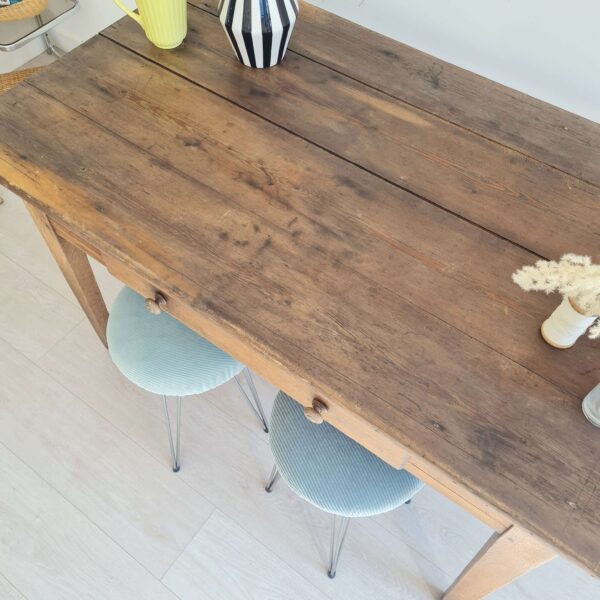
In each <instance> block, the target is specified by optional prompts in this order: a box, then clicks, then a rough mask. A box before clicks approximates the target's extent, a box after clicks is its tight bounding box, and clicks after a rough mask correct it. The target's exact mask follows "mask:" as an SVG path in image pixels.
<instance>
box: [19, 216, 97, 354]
mask: <svg viewBox="0 0 600 600" xmlns="http://www.w3.org/2000/svg"><path fill="white" fill-rule="evenodd" d="M28 208H29V212H30V213H31V217H32V218H33V221H34V223H35V224H36V226H37V228H38V230H39V231H40V233H41V234H42V237H43V238H44V240H45V241H46V244H47V246H48V248H49V249H50V252H52V256H54V259H55V260H56V262H57V264H58V266H59V267H60V270H61V271H62V274H63V275H64V276H65V279H66V280H67V283H68V284H69V287H70V288H71V290H72V292H73V294H75V297H76V298H77V300H78V301H79V304H80V305H81V308H82V309H83V312H84V313H85V315H86V317H87V318H88V319H89V321H90V323H91V324H92V325H93V327H94V329H95V330H96V333H97V334H98V337H99V338H100V339H101V340H102V343H103V344H104V345H105V346H106V345H107V342H106V324H107V322H108V311H107V310H106V305H105V304H104V299H103V298H102V294H101V293H100V289H99V288H98V284H97V283H96V279H95V277H94V273H93V272H92V268H91V266H90V263H89V260H88V257H87V256H86V255H85V253H84V252H82V251H81V250H80V249H79V248H76V247H75V246H73V245H72V244H70V243H69V242H67V241H66V240H65V239H62V238H59V237H58V236H57V235H56V232H55V231H54V228H53V227H52V224H51V223H50V221H49V220H48V217H47V216H46V215H45V214H44V213H43V212H41V211H39V210H38V209H36V208H35V207H33V206H31V205H28Z"/></svg>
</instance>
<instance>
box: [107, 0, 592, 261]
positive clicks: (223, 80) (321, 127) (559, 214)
mask: <svg viewBox="0 0 600 600" xmlns="http://www.w3.org/2000/svg"><path fill="white" fill-rule="evenodd" d="M189 26H190V33H189V35H188V37H187V39H186V45H185V48H184V49H183V50H182V51H180V52H176V53H164V52H160V51H158V50H157V49H155V48H154V47H152V46H151V45H149V44H147V43H146V41H145V40H144V39H143V38H142V37H140V36H139V31H138V29H139V28H138V27H137V25H136V24H135V23H133V22H131V20H127V21H125V20H121V21H119V22H118V23H117V24H116V25H114V26H113V27H111V28H109V29H108V30H106V31H105V32H104V33H103V35H105V36H107V37H110V38H111V39H114V40H116V41H118V42H119V43H120V44H122V45H124V46H126V47H128V48H131V49H133V50H134V51H136V52H138V53H140V54H141V55H143V56H144V57H146V58H149V59H150V60H153V61H155V62H157V63H159V64H161V65H163V66H165V67H167V68H169V69H170V70H173V71H175V72H177V73H179V74H181V75H183V76H185V77H186V78H188V79H190V80H192V81H194V82H196V83H198V84H200V85H201V86H203V87H205V88H207V89H210V90H212V91H214V92H215V93H217V94H219V95H220V96H223V97H225V98H228V99H229V100H231V101H232V102H235V103H236V104H238V105H240V106H243V107H244V108H246V109H247V110H249V111H251V112H253V113H255V114H259V115H261V116H262V117H264V118H266V119H268V120H270V121H272V122H274V123H276V124H277V125H280V126H281V127H284V128H285V129H287V130H290V131H293V132H294V133H296V134H297V135H299V136H301V137H302V138H304V139H308V140H310V141H311V142H313V143H316V144H318V145H320V146H322V147H323V148H326V149H327V150H329V151H330V152H333V153H334V154H336V155H338V156H341V157H343V158H344V159H346V160H349V161H352V162H353V163H355V164H358V165H360V166H362V167H363V168H365V169H366V170H368V171H370V172H373V173H376V174H377V175H379V176H380V177H382V178H384V179H386V180H387V181H390V182H392V183H394V184H396V185H397V186H400V187H402V188H404V189H406V190H408V191H411V192H413V193H415V194H418V195H419V196H421V197H423V198H426V199H427V200H428V201H430V202H433V203H435V204H437V205H440V206H443V207H444V208H445V209H447V210H449V211H451V212H453V213H455V214H458V215H461V216H462V217H463V218H465V219H468V220H469V221H472V222H474V223H477V224H479V225H481V226H482V227H484V228H486V229H488V230H490V231H493V232H495V233H496V234H498V235H501V236H503V237H505V238H507V239H510V240H511V241H514V242H516V243H518V244H519V245H521V246H523V247H525V248H527V249H530V250H532V251H533V252H535V253H536V254H539V255H541V256H545V257H549V258H557V257H559V256H561V255H562V254H565V253H567V252H577V253H580V254H586V253H591V254H593V255H595V256H596V257H597V258H598V259H600V253H598V252H597V249H598V248H600V211H598V210H596V208H597V206H598V205H599V204H600V189H598V188H597V187H595V186H591V185H588V184H585V183H583V182H582V181H580V180H578V179H576V178H575V177H570V176H568V175H565V174H564V173H562V172H560V171H557V170H556V169H553V168H551V167H548V166H547V165H545V164H542V163H540V162H538V161H536V160H532V159H530V158H527V157H525V156H523V155H522V154H519V153H517V152H515V151H513V150H509V149H507V148H504V147H500V146H498V144H495V143H493V142H490V141H488V140H486V139H483V138H482V137H481V136H478V135H475V134H474V133H471V132H469V131H466V130H464V129H461V128H459V127H456V126H454V125H452V124H450V123H448V122H445V121H443V120H441V119H439V118H436V117H433V116H431V115H430V114H428V113H426V112H424V111H422V110H418V109H415V108H413V107H412V106H409V105H407V104H403V103H401V102H399V101H397V100H395V99H394V98H392V97H389V96H386V95H384V94H382V93H379V92H377V91H376V90H373V89H371V88H369V87H367V86H366V85H364V84H363V83H360V82H358V81H355V80H353V79H350V78H348V77H345V76H344V75H342V74H340V73H338V72H336V71H333V70H331V69H329V68H327V67H324V66H322V65H320V64H317V63H315V62H314V61H311V60H309V59H307V58H305V57H303V56H301V55H299V54H295V53H290V54H289V56H287V57H286V62H285V65H284V66H282V67H281V68H277V69H272V70H270V71H269V72H268V73H266V74H263V73H257V72H256V71H254V70H252V69H248V68H244V67H243V66H242V65H241V64H239V63H238V61H237V60H236V59H235V58H234V56H233V53H232V51H231V47H230V45H229V42H228V41H227V39H226V37H224V36H223V30H222V27H221V25H220V23H219V21H218V19H217V18H216V17H214V18H211V17H210V16H209V15H207V14H206V13H203V12H201V11H197V10H193V9H191V10H190V11H189ZM300 36H301V33H300ZM296 37H297V36H296V35H294V37H293V39H296ZM224 74H226V75H225V76H224ZM599 128H600V126H599ZM340 179H341V178H340ZM339 184H340V185H341V186H343V187H348V182H347V181H344V180H341V181H339Z"/></svg>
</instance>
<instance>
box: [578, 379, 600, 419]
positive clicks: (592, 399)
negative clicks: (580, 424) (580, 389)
mask: <svg viewBox="0 0 600 600" xmlns="http://www.w3.org/2000/svg"><path fill="white" fill-rule="evenodd" d="M581 409H582V410H583V414H584V415H585V418H586V419H587V420H588V421H589V422H590V423H591V424H592V425H595V426H596V427H600V383H599V384H598V385H597V386H596V387H595V388H594V389H593V390H592V391H591V392H590V393H589V394H588V395H587V396H586V397H585V398H584V399H583V402H582V404H581Z"/></svg>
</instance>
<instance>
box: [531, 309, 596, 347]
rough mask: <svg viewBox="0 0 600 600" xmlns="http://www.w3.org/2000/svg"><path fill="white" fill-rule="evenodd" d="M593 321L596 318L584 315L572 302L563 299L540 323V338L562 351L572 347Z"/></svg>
mask: <svg viewBox="0 0 600 600" xmlns="http://www.w3.org/2000/svg"><path fill="white" fill-rule="evenodd" d="M595 320H596V317H594V316H591V317H590V316H588V315H584V314H583V313H582V312H580V311H579V310H578V309H577V305H576V304H575V303H574V302H573V300H571V299H570V298H566V297H565V298H563V301H562V302H561V303H560V304H559V305H558V306H557V307H556V310H555V311H554V312H553V313H552V314H551V315H550V316H549V317H548V318H547V319H546V320H545V321H544V322H543V323H542V328H541V331H542V337H543V338H544V340H545V341H546V342H547V343H548V344H550V345H551V346H554V347H555V348H560V349H561V350H564V349H565V348H570V347H571V346H573V344H575V342H576V341H577V339H578V338H579V337H580V336H582V335H583V334H584V333H585V332H586V330H587V329H588V327H590V325H592V323H593V322H594V321H595Z"/></svg>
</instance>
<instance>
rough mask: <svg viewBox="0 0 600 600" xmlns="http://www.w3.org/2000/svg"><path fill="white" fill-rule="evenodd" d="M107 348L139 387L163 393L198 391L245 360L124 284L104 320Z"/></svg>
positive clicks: (218, 382)
mask: <svg viewBox="0 0 600 600" xmlns="http://www.w3.org/2000/svg"><path fill="white" fill-rule="evenodd" d="M106 333H107V338H108V349H109V352H110V356H111V358H112V360H113V362H114V363H115V365H116V366H117V367H118V369H119V370H120V371H121V372H122V373H123V375H125V377H127V378H128V379H129V380H131V381H132V382H133V383H135V384H136V385H138V386H139V387H141V388H143V389H145V390H148V391H149V392H153V393H155V394H162V395H166V396H189V395H192V394H201V393H202V392H206V391H208V390H211V389H213V388H216V387H217V386H219V385H221V384H223V383H225V382H226V381H229V380H230V379H231V378H232V377H234V376H235V375H237V374H238V373H240V372H241V371H242V369H243V368H244V365H242V364H241V363H240V362H238V361H237V360H235V359H234V358H232V357H231V356H229V355H228V354H226V353H225V352H223V351H222V350H220V349H219V348H217V347H216V346H214V345H213V344H211V343H210V342H209V341H207V340H205V339H204V338H203V337H201V336H199V335H198V334H197V333H195V332H193V331H192V330H191V329H188V328H187V327H186V326H185V325H182V324H181V323H180V322H179V321H177V320H176V319H174V318H173V317H171V316H170V315H168V314H166V313H164V312H162V313H160V314H159V315H154V314H152V313H150V312H149V311H148V310H146V308H145V306H144V298H142V296H140V295H139V294H137V293H136V292H134V291H133V290H131V289H129V288H127V287H125V288H123V289H122V290H121V292H120V293H119V295H118V296H117V299H116V300H115V302H114V304H113V306H112V309H111V312H110V315H109V318H108V326H107V331H106Z"/></svg>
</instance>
